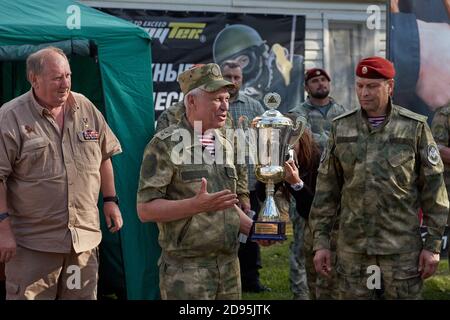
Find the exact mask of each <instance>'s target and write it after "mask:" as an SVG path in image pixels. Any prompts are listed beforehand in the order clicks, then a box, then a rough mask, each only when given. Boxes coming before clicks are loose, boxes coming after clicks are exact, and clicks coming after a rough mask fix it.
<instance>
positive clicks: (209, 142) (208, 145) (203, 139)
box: [197, 133, 216, 158]
mask: <svg viewBox="0 0 450 320" xmlns="http://www.w3.org/2000/svg"><path fill="white" fill-rule="evenodd" d="M197 136H198V140H199V141H200V143H201V144H202V146H203V147H204V148H205V149H206V150H208V151H209V153H210V154H211V156H212V157H213V158H214V155H215V153H216V152H215V147H214V134H212V133H206V134H199V135H197Z"/></svg>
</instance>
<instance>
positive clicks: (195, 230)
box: [137, 117, 240, 258]
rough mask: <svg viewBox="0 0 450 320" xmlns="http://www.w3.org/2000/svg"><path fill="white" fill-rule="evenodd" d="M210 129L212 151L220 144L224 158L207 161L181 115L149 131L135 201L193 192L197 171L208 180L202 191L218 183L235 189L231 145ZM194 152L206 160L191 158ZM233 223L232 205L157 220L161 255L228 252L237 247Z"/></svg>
mask: <svg viewBox="0 0 450 320" xmlns="http://www.w3.org/2000/svg"><path fill="white" fill-rule="evenodd" d="M186 135H188V137H187V138H188V139H186ZM214 135H215V138H216V143H217V144H216V157H217V156H218V154H217V150H218V148H217V146H222V149H221V150H223V157H222V158H221V159H224V161H218V158H216V161H213V159H212V157H211V155H210V154H209V153H208V152H207V151H206V152H203V149H202V146H201V143H200V142H199V140H198V139H197V138H196V135H194V130H193V128H192V127H191V125H190V124H189V122H188V121H187V119H186V117H183V118H182V120H181V121H180V122H179V123H178V124H177V125H171V126H170V127H168V128H166V129H164V130H161V131H160V132H158V133H157V134H155V136H154V137H153V139H152V140H151V141H150V143H149V144H148V145H147V147H146V148H145V151H144V160H143V162H142V167H141V176H140V181H139V191H138V197H137V201H138V203H145V202H150V201H152V200H154V199H167V200H182V199H187V198H191V197H194V196H195V195H196V194H197V192H198V191H199V190H200V186H201V178H202V177H204V178H206V179H207V181H208V185H207V191H208V193H213V192H218V191H221V190H224V189H229V190H231V191H232V192H235V191H236V181H237V175H236V169H235V166H234V164H233V145H232V144H231V143H230V142H229V141H228V140H227V139H226V138H225V137H224V136H223V134H222V133H221V131H220V130H214ZM180 141H181V142H182V144H181V148H180V143H181V142H180ZM180 151H183V152H180ZM196 157H197V159H203V160H207V161H206V163H205V161H202V163H198V164H196V162H195V161H194V160H195V159H196ZM221 163H222V164H221ZM239 225H240V220H239V214H238V212H237V211H236V210H235V209H234V208H231V209H227V210H222V211H215V212H202V213H199V214H195V215H193V216H192V217H189V218H185V219H180V220H176V221H171V222H164V223H158V228H159V243H160V246H161V248H162V249H163V253H164V255H168V256H171V257H174V258H194V257H205V256H214V255H216V254H218V253H221V254H233V255H234V254H236V253H237V249H238V233H239Z"/></svg>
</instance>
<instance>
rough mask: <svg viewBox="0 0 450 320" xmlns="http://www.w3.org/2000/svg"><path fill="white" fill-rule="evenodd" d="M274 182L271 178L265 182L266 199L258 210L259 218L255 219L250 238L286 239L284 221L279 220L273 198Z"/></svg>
mask: <svg viewBox="0 0 450 320" xmlns="http://www.w3.org/2000/svg"><path fill="white" fill-rule="evenodd" d="M274 194H275V184H274V183H273V181H272V180H269V181H267V183H266V200H265V201H264V204H263V206H262V208H261V210H260V212H259V216H260V217H261V219H260V220H258V221H255V223H254V224H253V230H252V236H251V239H252V240H275V241H283V240H286V239H287V237H286V222H285V221H280V220H279V217H280V213H279V211H278V208H277V206H276V204H275V199H274Z"/></svg>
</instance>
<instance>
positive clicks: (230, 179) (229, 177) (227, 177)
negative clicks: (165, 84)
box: [223, 165, 238, 192]
mask: <svg viewBox="0 0 450 320" xmlns="http://www.w3.org/2000/svg"><path fill="white" fill-rule="evenodd" d="M223 172H224V173H225V174H224V181H223V182H224V184H225V187H226V188H227V189H229V190H231V191H232V192H236V184H237V180H238V176H237V172H236V168H235V167H234V166H230V165H224V166H223Z"/></svg>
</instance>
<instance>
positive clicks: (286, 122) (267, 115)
mask: <svg viewBox="0 0 450 320" xmlns="http://www.w3.org/2000/svg"><path fill="white" fill-rule="evenodd" d="M280 103H281V97H280V95H279V94H278V93H276V92H269V93H268V94H266V95H265V96H264V104H265V105H266V107H267V108H268V109H269V110H267V111H266V112H264V113H263V114H262V115H261V116H259V117H256V118H254V119H253V121H252V127H254V128H265V127H271V128H274V127H286V126H287V127H292V126H294V122H293V121H292V120H291V119H289V118H288V117H285V116H283V115H282V114H281V112H279V111H278V110H277V108H278V106H279V105H280Z"/></svg>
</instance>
